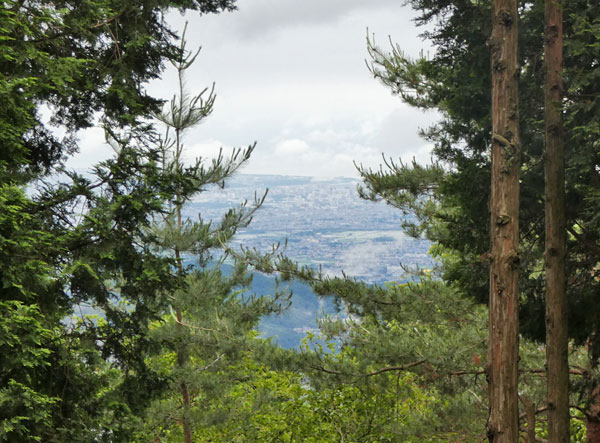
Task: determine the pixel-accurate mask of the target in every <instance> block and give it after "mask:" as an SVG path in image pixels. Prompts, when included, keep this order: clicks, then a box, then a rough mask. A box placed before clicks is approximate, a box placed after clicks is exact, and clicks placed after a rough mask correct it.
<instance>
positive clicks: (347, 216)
mask: <svg viewBox="0 0 600 443" xmlns="http://www.w3.org/2000/svg"><path fill="white" fill-rule="evenodd" d="M359 183H360V182H359V180H357V179H351V178H334V179H327V180H323V179H313V178H310V177H290V176H272V175H237V176H235V177H233V179H231V180H230V181H228V182H227V184H226V187H225V188H224V189H219V188H216V187H215V188H214V189H209V190H208V191H207V192H204V193H203V194H200V195H199V196H198V197H197V198H196V199H195V200H194V201H193V202H192V203H191V204H189V205H187V206H186V212H185V215H186V216H187V217H192V218H196V217H198V215H199V214H200V215H201V216H202V218H203V219H204V220H209V219H213V220H218V219H219V218H220V217H222V215H223V214H224V213H225V212H226V211H227V210H229V209H230V208H232V207H236V206H239V205H240V204H241V203H242V202H243V201H245V200H248V201H249V203H252V202H253V201H254V198H255V194H256V195H258V196H259V197H260V196H262V195H263V194H264V192H265V191H266V190H267V189H268V195H267V198H266V200H265V203H264V205H263V206H262V207H261V209H260V210H259V211H258V212H257V213H256V215H255V217H254V219H253V221H252V223H251V224H250V225H249V226H248V227H247V228H245V229H243V230H241V231H240V232H239V234H238V235H237V237H236V240H235V242H234V243H237V244H242V245H244V246H245V247H250V248H257V249H258V250H260V251H264V252H267V251H269V250H271V248H272V245H273V244H276V243H281V244H284V242H285V241H286V240H287V248H286V250H285V254H286V255H287V256H288V257H289V258H291V259H293V260H296V261H298V262H300V263H302V264H308V265H314V266H318V265H320V266H321V267H322V269H323V271H325V272H326V273H327V274H329V275H341V273H342V271H343V272H344V273H345V274H346V275H349V276H352V277H356V278H358V279H361V280H363V281H366V282H369V283H383V282H386V281H400V280H403V279H405V278H406V269H407V268H410V269H412V268H415V267H420V268H431V267H432V266H433V265H434V262H433V260H432V259H431V257H429V256H428V255H427V252H428V250H429V247H430V244H429V242H428V241H426V240H421V239H414V238H411V237H408V236H406V235H405V234H404V233H403V232H402V230H401V229H400V223H401V221H402V219H403V217H405V215H403V214H402V213H401V212H400V211H399V210H398V209H395V208H392V207H390V206H388V205H386V204H385V203H383V202H379V203H373V202H369V201H364V200H361V199H360V198H359V196H358V193H357V190H356V188H357V185H358V184H359ZM256 277H257V278H255V287H254V288H253V290H256V291H257V292H264V293H268V292H269V285H270V286H271V287H272V286H273V285H274V279H273V278H272V277H267V276H256ZM293 289H294V296H293V298H292V306H291V308H290V309H289V310H288V312H287V313H286V314H284V315H283V316H280V317H269V318H265V319H263V321H262V323H261V326H260V329H261V331H262V332H263V333H264V334H265V335H267V336H273V337H274V338H275V339H277V340H278V341H279V343H280V344H281V345H282V346H285V347H296V346H298V345H299V343H300V340H301V339H302V337H303V336H304V335H305V333H306V332H307V331H311V330H314V329H315V327H316V318H317V316H318V315H319V314H320V313H322V312H323V311H325V312H329V313H331V312H332V310H333V309H334V308H333V303H331V301H330V300H327V299H325V300H323V299H319V298H318V297H317V296H316V295H314V294H313V293H312V292H311V291H310V288H308V287H307V286H306V285H302V284H298V283H294V286H293Z"/></svg>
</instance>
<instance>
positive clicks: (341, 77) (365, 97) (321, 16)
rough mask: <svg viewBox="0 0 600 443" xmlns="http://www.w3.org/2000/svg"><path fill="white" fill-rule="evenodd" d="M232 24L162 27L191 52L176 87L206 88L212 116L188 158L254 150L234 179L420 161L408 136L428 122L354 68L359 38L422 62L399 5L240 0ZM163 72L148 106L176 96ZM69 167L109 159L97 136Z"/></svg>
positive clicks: (329, 173)
mask: <svg viewBox="0 0 600 443" xmlns="http://www.w3.org/2000/svg"><path fill="white" fill-rule="evenodd" d="M237 4H238V8H239V9H238V10H237V11H235V12H232V13H222V14H219V15H212V16H203V17H198V16H196V15H194V14H189V13H188V14H187V15H186V16H184V17H182V16H180V15H179V14H178V13H177V14H172V15H171V16H170V19H169V20H170V21H171V22H172V23H173V24H174V28H175V29H183V25H184V23H185V21H188V22H189V24H188V33H187V37H188V47H189V48H190V49H192V48H196V47H198V46H202V51H201V53H200V55H199V57H198V58H197V61H196V63H195V64H194V65H193V66H192V68H191V69H190V70H189V71H188V75H187V87H188V89H189V90H190V91H191V92H199V91H200V90H202V89H203V88H204V87H206V86H210V85H211V84H212V82H215V83H216V92H217V101H216V105H215V110H214V112H213V114H212V115H211V116H210V117H209V118H208V119H207V120H205V121H204V123H203V124H201V125H200V126H199V127H197V128H194V129H193V130H192V131H191V132H189V133H188V136H187V138H186V140H185V143H186V147H187V152H188V156H189V157H190V158H191V157H195V156H202V157H207V156H210V155H213V154H214V153H215V152H216V151H217V150H218V148H219V147H223V148H224V149H225V152H227V151H229V150H230V149H231V148H232V147H242V146H247V145H248V144H250V143H252V142H254V141H256V142H257V148H256V151H255V153H254V155H253V157H252V159H251V160H250V162H249V164H248V165H247V166H246V168H245V169H244V172H245V173H257V174H281V175H306V176H318V177H334V176H347V177H353V176H357V173H356V170H355V168H354V165H353V161H356V162H357V163H362V164H364V165H367V166H372V167H377V166H378V165H379V164H380V163H381V153H385V154H386V155H388V156H392V157H394V158H398V157H401V158H403V159H405V160H410V159H411V158H412V157H413V156H414V157H416V158H417V160H421V161H427V160H428V159H429V148H428V146H427V145H426V144H425V142H424V141H423V140H421V139H420V138H419V137H418V135H417V132H418V129H419V128H420V127H426V126H428V124H429V123H430V122H431V121H433V119H434V118H435V115H433V114H424V113H421V112H419V111H416V110H414V109H411V108H408V107H407V106H405V105H403V104H402V103H401V102H400V100H399V99H398V98H397V97H394V96H392V95H391V93H390V92H389V90H388V89H387V88H386V87H385V86H383V85H381V84H380V83H379V82H377V81H376V80H374V79H373V78H372V76H371V74H370V73H369V71H368V70H367V67H366V64H365V59H366V58H367V56H368V55H367V51H366V35H367V28H368V32H369V33H370V34H374V35H375V38H376V41H377V42H378V44H380V45H381V46H383V47H387V46H388V45H389V43H388V36H390V37H391V39H392V41H394V42H398V43H400V45H401V47H402V48H403V49H404V50H405V52H407V53H408V54H412V55H417V54H418V53H419V51H420V50H428V47H427V45H426V43H425V42H423V41H422V40H421V39H420V38H419V37H418V34H419V32H421V30H418V29H417V28H416V27H415V25H414V23H413V22H412V21H411V17H412V12H411V10H410V9H409V8H408V7H403V6H401V4H402V2H400V1H398V0H239V1H238V3H237ZM175 88H176V83H175V76H174V72H173V71H172V70H170V71H168V72H166V73H165V75H164V77H163V79H162V80H161V81H160V82H155V83H152V84H151V85H149V91H150V92H151V93H153V94H154V95H156V96H161V97H163V98H170V96H171V94H172V92H171V91H173V92H174V91H175ZM82 141H83V142H84V143H82V144H83V145H85V147H84V148H83V150H82V153H81V154H80V155H79V156H78V157H77V158H75V159H73V160H72V161H71V163H70V164H71V165H72V166H74V167H83V166H85V165H86V163H89V162H90V161H95V160H98V159H100V158H102V157H105V156H108V155H110V154H111V151H110V148H108V147H107V146H106V145H103V144H102V143H101V132H100V131H96V132H93V131H92V132H88V133H87V134H84V135H83V136H82Z"/></svg>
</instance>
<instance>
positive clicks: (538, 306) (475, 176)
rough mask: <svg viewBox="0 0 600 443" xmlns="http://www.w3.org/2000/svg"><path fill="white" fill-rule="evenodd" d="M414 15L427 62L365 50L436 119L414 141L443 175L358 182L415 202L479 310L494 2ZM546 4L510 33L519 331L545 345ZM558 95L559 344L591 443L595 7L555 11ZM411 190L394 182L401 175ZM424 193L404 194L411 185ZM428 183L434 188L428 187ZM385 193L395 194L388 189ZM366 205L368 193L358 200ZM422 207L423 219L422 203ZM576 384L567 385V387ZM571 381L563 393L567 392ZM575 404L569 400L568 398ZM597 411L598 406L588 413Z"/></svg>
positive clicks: (415, 3) (449, 277)
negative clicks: (563, 318)
mask: <svg viewBox="0 0 600 443" xmlns="http://www.w3.org/2000/svg"><path fill="white" fill-rule="evenodd" d="M409 3H410V4H411V6H412V7H413V8H414V9H415V10H416V11H419V16H418V18H417V20H416V21H417V23H418V24H419V23H428V24H431V25H432V26H431V27H430V28H428V30H427V32H425V33H424V36H425V37H427V38H429V39H430V40H431V41H432V42H433V43H434V45H435V47H436V50H435V52H433V53H430V55H429V56H428V57H419V58H417V59H410V58H408V57H406V56H404V54H403V53H402V50H401V48H400V47H399V46H398V45H394V46H393V48H392V51H391V52H390V53H388V52H386V51H382V50H381V49H380V48H377V47H376V46H375V45H374V44H373V43H371V44H370V47H369V48H370V51H371V54H372V57H373V65H372V66H373V73H374V74H375V76H376V77H377V78H378V79H380V80H381V81H382V82H384V83H385V84H386V85H388V86H389V87H390V88H391V89H392V91H393V92H394V93H397V94H398V95H399V96H400V97H401V98H402V99H403V100H404V101H405V102H407V103H409V104H410V105H412V106H415V107H418V108H421V109H437V110H439V111H440V113H441V119H440V121H439V122H438V123H437V124H436V125H434V126H432V127H431V128H428V129H427V130H424V131H423V135H424V136H425V138H426V139H427V140H429V141H430V142H431V144H432V146H433V156H434V160H435V161H437V162H439V164H441V165H442V166H443V172H442V173H440V174H439V175H438V176H437V177H433V178H432V177H431V176H430V177H426V176H424V175H423V174H417V173H418V172H419V171H413V170H412V169H411V168H407V170H394V169H389V170H387V171H386V170H382V171H380V172H381V173H380V174H373V175H371V176H369V175H366V174H365V175H364V178H365V187H366V189H367V191H369V190H374V191H376V192H375V195H376V196H377V197H376V198H383V199H385V200H386V201H391V202H392V203H393V202H395V201H396V196H398V195H402V194H404V193H413V192H414V194H415V197H416V198H415V199H414V201H415V202H417V204H412V203H411V202H410V201H409V200H405V203H408V204H409V206H411V209H413V208H414V209H416V210H417V211H420V213H421V214H423V215H425V217H423V218H422V219H421V220H422V223H421V220H419V222H420V223H419V224H418V229H417V230H416V231H415V232H423V233H424V234H425V235H427V237H428V238H429V239H431V240H432V241H434V242H436V244H437V245H438V247H436V248H435V251H437V252H438V256H439V257H440V259H441V260H442V261H443V277H444V279H445V280H446V281H447V282H449V283H452V284H454V285H457V286H458V287H460V288H461V289H462V290H463V291H464V292H465V293H466V294H468V295H470V296H472V297H475V298H476V299H478V300H480V301H481V302H487V300H488V288H489V286H488V285H489V268H488V254H487V252H488V247H489V240H488V239H489V235H490V233H489V226H488V225H487V224H483V223H481V220H483V219H485V218H487V217H488V215H489V214H488V211H489V206H488V202H489V198H490V194H489V187H488V186H487V184H488V183H489V181H490V170H491V169H490V156H489V154H488V153H489V147H490V146H489V138H490V135H491V133H492V127H491V123H492V121H491V117H492V116H491V114H490V109H491V102H490V99H491V78H490V74H491V70H490V69H489V66H490V54H489V50H488V47H487V40H488V38H489V35H490V32H491V29H490V20H489V14H490V9H491V6H492V2H491V1H489V0H488V1H481V2H455V3H453V4H452V6H450V5H449V3H448V2H446V1H443V0H441V1H437V0H434V1H429V0H427V1H422V0H411V1H410V2H409ZM542 6H543V2H534V1H527V2H524V3H522V5H521V8H520V12H521V17H520V27H519V30H520V31H519V42H520V43H519V61H520V63H519V64H520V66H521V69H520V72H519V74H520V75H519V91H520V92H519V101H520V103H519V105H520V112H519V118H520V135H521V147H522V151H521V160H522V161H521V165H522V166H521V171H520V173H521V174H520V198H521V204H520V210H519V224H520V233H521V248H520V251H519V253H520V261H519V269H520V274H521V275H520V281H519V286H520V293H521V298H520V300H519V301H520V315H519V316H520V330H521V332H522V333H523V334H524V335H526V336H528V337H529V338H533V339H535V340H539V341H540V342H543V341H545V338H546V331H545V327H544V326H545V321H544V320H545V312H546V310H545V297H544V293H545V272H544V244H543V241H542V240H543V239H544V235H545V234H544V230H545V228H544V222H543V218H542V214H544V201H543V199H542V196H543V195H544V171H543V165H544V161H543V157H542V153H543V148H544V137H543V136H544V120H545V117H544V100H543V99H544V93H543V85H544V78H543V75H544V72H545V69H544V59H543V57H542V54H543V52H542V48H543V47H544V41H543V38H544V8H543V7H542ZM561 6H562V8H563V9H564V13H563V19H564V26H563V30H564V66H563V68H564V69H563V79H564V84H565V89H564V94H565V95H564V99H563V101H562V105H563V112H562V116H563V123H564V131H563V136H564V137H565V141H564V143H565V147H566V149H565V167H566V169H565V181H566V183H565V188H566V200H565V217H566V218H565V229H566V231H567V249H566V251H567V255H566V268H565V272H566V281H567V282H569V283H568V285H567V288H566V290H567V295H568V298H567V300H568V308H569V309H568V320H569V324H573V325H577V327H573V328H569V331H568V334H569V337H570V339H572V340H573V343H574V344H576V345H580V346H585V349H587V350H588V352H589V362H588V363H587V364H586V366H587V367H588V369H586V374H588V377H587V382H586V383H583V384H578V383H575V384H574V385H573V386H574V387H576V388H577V389H579V390H581V392H582V393H585V395H586V396H587V398H588V404H589V407H586V411H587V412H586V416H587V420H588V425H587V426H588V434H589V435H592V434H593V430H594V429H595V428H599V427H598V423H600V414H599V413H598V411H600V408H599V407H598V406H597V405H598V399H599V398H600V396H599V395H598V393H599V392H600V390H599V389H597V386H598V383H597V381H594V380H595V379H596V375H594V374H596V373H597V372H596V370H597V369H596V368H597V367H598V363H599V357H600V341H598V340H596V337H598V336H599V335H598V331H599V330H600V322H599V321H598V319H599V318H600V315H599V311H598V304H597V303H595V301H593V300H594V299H595V298H594V297H595V295H593V294H597V293H598V290H599V285H600V280H599V279H598V271H597V263H598V262H599V261H600V254H599V252H600V250H599V249H598V248H597V246H596V242H597V238H598V233H599V232H600V229H598V228H599V224H598V220H599V219H598V217H597V207H598V202H599V201H600V199H599V198H598V196H599V195H600V193H599V192H598V189H600V188H599V186H598V184H599V181H598V164H599V160H598V150H597V149H596V148H595V146H596V144H597V138H598V134H599V133H600V132H599V131H598V125H597V124H596V121H597V119H598V115H600V107H599V106H600V100H598V96H597V91H598V89H599V81H598V76H597V69H596V64H597V59H598V55H599V51H600V46H599V45H598V39H599V37H598V36H599V35H600V33H598V29H599V27H600V23H598V20H597V17H598V15H599V14H600V9H599V8H600V4H598V3H597V2H588V1H581V2H579V1H573V2H564V3H562V4H561ZM407 173H408V174H412V175H414V177H413V181H409V180H403V178H402V177H405V176H406V174H407ZM415 177H418V179H419V180H421V182H420V185H422V186H423V188H422V189H426V191H425V192H421V189H420V188H418V187H414V186H412V184H413V183H419V182H418V180H417V179H415ZM428 180H433V181H430V182H429V183H428ZM394 185H398V186H397V187H394ZM366 195H369V192H367V193H366ZM425 200H428V201H430V205H429V206H428V207H427V208H428V210H427V211H423V209H424V208H425V206H424V205H423V202H424V201H425ZM575 380H576V379H575ZM575 380H573V379H571V382H572V383H573V382H575ZM571 401H573V396H571ZM593 405H595V406H593Z"/></svg>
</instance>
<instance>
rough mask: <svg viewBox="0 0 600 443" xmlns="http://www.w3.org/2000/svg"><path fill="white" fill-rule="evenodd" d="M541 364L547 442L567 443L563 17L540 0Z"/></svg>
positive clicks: (554, 4)
mask: <svg viewBox="0 0 600 443" xmlns="http://www.w3.org/2000/svg"><path fill="white" fill-rule="evenodd" d="M545 19H546V30H545V41H544V59H545V64H546V84H545V94H544V97H545V119H546V152H545V165H544V167H545V175H546V185H545V196H546V244H545V261H546V366H547V368H548V379H547V389H548V394H547V395H548V441H549V442H551V443H568V442H569V441H570V426H569V419H570V417H569V360H568V346H569V338H568V331H567V300H566V281H565V256H566V231H565V229H566V226H565V167H564V164H565V160H564V137H563V125H562V117H561V110H562V106H561V103H562V98H563V81H562V67H563V17H562V8H561V5H560V2H559V1H558V0H546V2H545Z"/></svg>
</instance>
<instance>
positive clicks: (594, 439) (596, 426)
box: [585, 386, 600, 443]
mask: <svg viewBox="0 0 600 443" xmlns="http://www.w3.org/2000/svg"><path fill="white" fill-rule="evenodd" d="M588 399H589V406H588V408H587V410H586V411H585V416H586V431H587V437H586V442H587V443H599V442H600V386H595V387H594V388H592V389H590V393H589V397H588Z"/></svg>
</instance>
